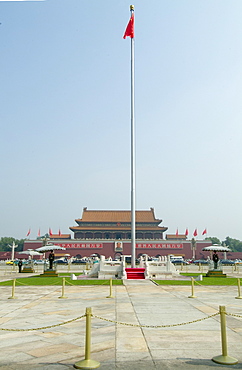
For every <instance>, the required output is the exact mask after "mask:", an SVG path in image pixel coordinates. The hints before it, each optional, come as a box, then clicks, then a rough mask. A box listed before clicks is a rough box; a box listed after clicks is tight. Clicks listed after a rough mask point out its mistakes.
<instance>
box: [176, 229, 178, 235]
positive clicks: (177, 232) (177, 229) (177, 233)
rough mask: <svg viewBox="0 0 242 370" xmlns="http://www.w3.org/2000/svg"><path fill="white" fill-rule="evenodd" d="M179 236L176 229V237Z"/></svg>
mask: <svg viewBox="0 0 242 370" xmlns="http://www.w3.org/2000/svg"><path fill="white" fill-rule="evenodd" d="M178 235H179V234H178V228H177V229H176V236H178Z"/></svg>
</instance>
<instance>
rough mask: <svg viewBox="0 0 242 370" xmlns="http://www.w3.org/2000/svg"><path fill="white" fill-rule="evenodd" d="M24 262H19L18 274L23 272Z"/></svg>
mask: <svg viewBox="0 0 242 370" xmlns="http://www.w3.org/2000/svg"><path fill="white" fill-rule="evenodd" d="M22 266H23V262H22V261H21V260H19V261H18V272H22Z"/></svg>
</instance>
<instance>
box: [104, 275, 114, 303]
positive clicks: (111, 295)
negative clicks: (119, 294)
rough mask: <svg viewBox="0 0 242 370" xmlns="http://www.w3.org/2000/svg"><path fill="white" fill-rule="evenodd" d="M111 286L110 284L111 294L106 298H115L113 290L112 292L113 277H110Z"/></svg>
mask: <svg viewBox="0 0 242 370" xmlns="http://www.w3.org/2000/svg"><path fill="white" fill-rule="evenodd" d="M109 286H110V290H109V291H110V294H109V296H107V297H106V298H114V297H113V292H112V287H113V281H112V278H111V279H110V284H109Z"/></svg>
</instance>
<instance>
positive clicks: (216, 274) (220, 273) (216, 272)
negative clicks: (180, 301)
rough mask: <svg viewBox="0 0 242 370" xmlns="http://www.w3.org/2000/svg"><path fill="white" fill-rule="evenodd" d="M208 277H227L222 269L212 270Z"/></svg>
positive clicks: (207, 274)
mask: <svg viewBox="0 0 242 370" xmlns="http://www.w3.org/2000/svg"><path fill="white" fill-rule="evenodd" d="M206 276H207V277H227V275H226V274H224V273H223V271H222V270H210V271H208V272H207V273H206Z"/></svg>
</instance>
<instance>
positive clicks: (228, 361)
mask: <svg viewBox="0 0 242 370" xmlns="http://www.w3.org/2000/svg"><path fill="white" fill-rule="evenodd" d="M219 313H220V326H221V342H222V355H221V356H215V357H213V358H212V360H213V361H214V362H217V363H218V364H222V365H235V364H237V363H238V360H237V359H236V358H234V357H230V356H228V350H227V335H226V308H225V306H219Z"/></svg>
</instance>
